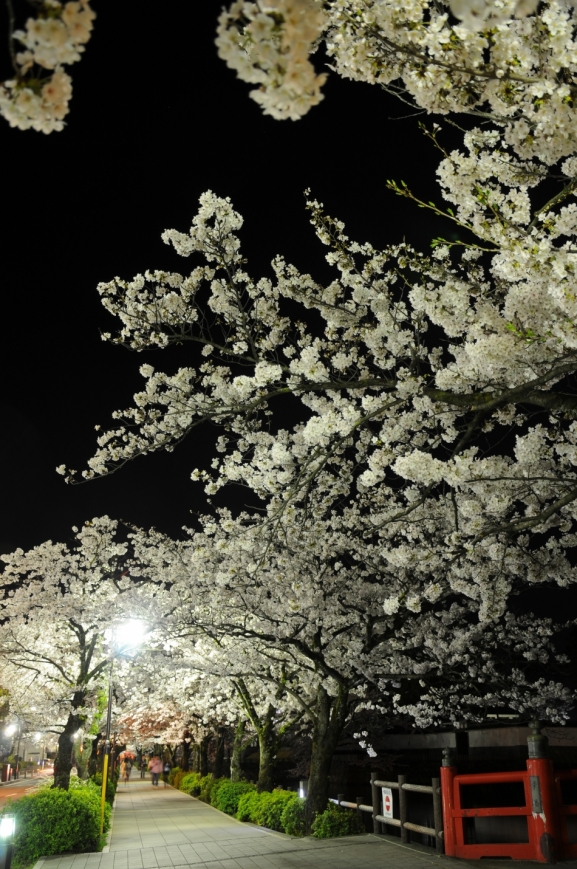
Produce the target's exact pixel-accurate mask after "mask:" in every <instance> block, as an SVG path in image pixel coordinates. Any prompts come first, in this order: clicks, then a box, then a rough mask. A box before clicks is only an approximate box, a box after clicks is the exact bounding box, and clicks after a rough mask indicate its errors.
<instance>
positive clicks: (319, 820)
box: [312, 803, 366, 839]
mask: <svg viewBox="0 0 577 869" xmlns="http://www.w3.org/2000/svg"><path fill="white" fill-rule="evenodd" d="M364 832H366V831H365V828H364V826H363V824H362V822H361V821H360V819H359V818H358V817H357V813H356V812H355V811H354V809H344V808H343V807H342V806H336V805H335V804H334V803H329V804H328V806H327V807H326V809H325V810H324V812H322V813H321V814H320V815H317V816H316V818H315V820H314V822H313V826H312V835H313V836H315V837H316V838H317V839H332V838H333V837H334V836H354V835H358V834H359V833H364Z"/></svg>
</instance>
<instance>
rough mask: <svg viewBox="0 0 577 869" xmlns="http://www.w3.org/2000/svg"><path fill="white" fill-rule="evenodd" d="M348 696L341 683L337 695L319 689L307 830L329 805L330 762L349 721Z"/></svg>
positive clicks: (307, 802) (308, 797) (306, 811)
mask: <svg viewBox="0 0 577 869" xmlns="http://www.w3.org/2000/svg"><path fill="white" fill-rule="evenodd" d="M347 698H348V690H347V689H346V688H345V686H343V685H339V688H338V692H337V696H336V697H331V696H330V695H329V694H328V693H327V692H326V690H325V689H324V688H322V687H321V688H319V692H318V695H317V707H316V715H315V721H314V729H313V744H312V753H311V768H310V774H309V788H308V793H307V801H306V809H305V813H306V814H305V816H306V824H307V832H310V829H311V827H312V824H313V821H314V819H315V818H316V816H317V814H319V813H320V812H324V810H325V809H326V807H327V802H328V799H329V774H330V771H331V763H332V759H333V754H334V752H335V750H336V747H337V745H338V742H339V739H340V738H341V734H342V732H343V728H344V726H345V724H346V720H347Z"/></svg>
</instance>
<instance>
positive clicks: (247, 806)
mask: <svg viewBox="0 0 577 869" xmlns="http://www.w3.org/2000/svg"><path fill="white" fill-rule="evenodd" d="M260 797H261V795H260V794H259V793H257V792H256V790H254V791H247V792H246V793H245V794H243V795H242V796H241V798H240V799H239V801H238V809H237V810H236V816H237V818H238V820H239V821H253V822H254V814H255V812H256V808H257V806H258V804H259V800H260Z"/></svg>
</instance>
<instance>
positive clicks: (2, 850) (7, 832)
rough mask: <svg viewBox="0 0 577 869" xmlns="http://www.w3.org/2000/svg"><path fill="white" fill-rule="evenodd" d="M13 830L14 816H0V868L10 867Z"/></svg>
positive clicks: (14, 826) (14, 824) (14, 825)
mask: <svg viewBox="0 0 577 869" xmlns="http://www.w3.org/2000/svg"><path fill="white" fill-rule="evenodd" d="M15 831H16V818H15V816H14V815H2V817H1V818H0V869H10V864H11V863H12V851H13V850H14V833H15Z"/></svg>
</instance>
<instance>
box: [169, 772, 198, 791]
mask: <svg viewBox="0 0 577 869" xmlns="http://www.w3.org/2000/svg"><path fill="white" fill-rule="evenodd" d="M175 787H176V785H175ZM178 789H179V790H180V791H184V793H185V794H194V796H195V797H196V796H198V794H199V793H200V773H199V772H187V773H185V774H184V775H182V776H180V780H179V784H178Z"/></svg>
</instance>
